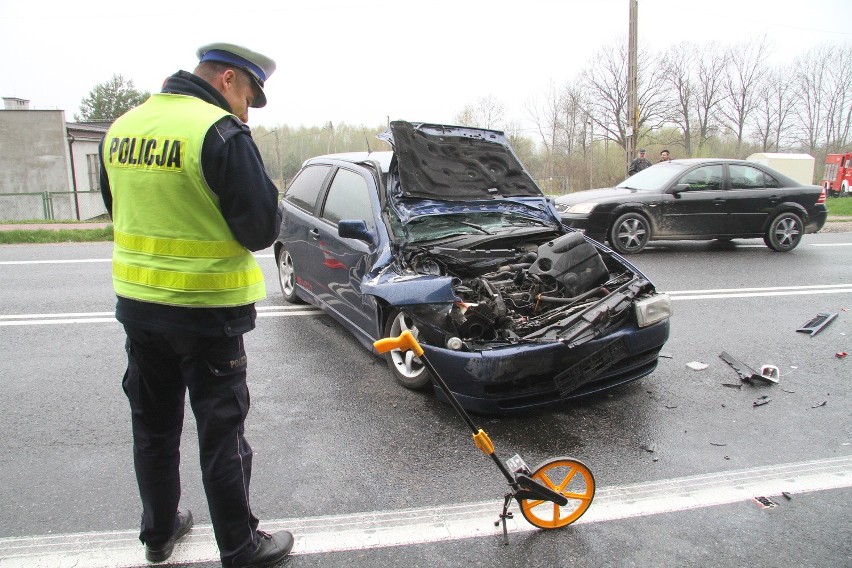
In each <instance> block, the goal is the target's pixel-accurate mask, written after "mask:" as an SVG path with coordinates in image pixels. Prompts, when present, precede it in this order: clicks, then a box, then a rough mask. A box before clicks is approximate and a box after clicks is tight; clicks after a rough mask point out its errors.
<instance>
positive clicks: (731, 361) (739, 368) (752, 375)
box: [719, 351, 781, 383]
mask: <svg viewBox="0 0 852 568" xmlns="http://www.w3.org/2000/svg"><path fill="white" fill-rule="evenodd" d="M719 358H720V359H722V361H724V362H725V363H727V364H728V365H730V366H731V368H733V369H734V370H735V371H736V372H737V374H738V375H739V376H740V379H742V380H744V381H764V382H768V383H777V382H778V377H779V375H780V374H781V372H780V371H779V370H778V367H776V366H775V365H764V366H763V369H767V370H768V371H769V372H770V373H774V376H773V375H772V374H768V375H764V374H763V373H758V372H757V371H755V370H754V369H752V368H751V367H749V366H748V365H746V364H745V363H743V362H742V361H740V360H738V359H735V358H734V357H733V356H732V355H731V354H730V353H728V352H727V351H722V352H721V353H719Z"/></svg>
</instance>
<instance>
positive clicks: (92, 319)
mask: <svg viewBox="0 0 852 568" xmlns="http://www.w3.org/2000/svg"><path fill="white" fill-rule="evenodd" d="M666 293H667V294H668V295H669V296H670V297H671V299H672V300H673V301H678V300H718V299H723V298H755V297H773V296H797V295H811V294H849V293H852V284H821V285H813V286H776V287H772V288H718V289H709V290H674V291H667V292H666ZM257 312H258V313H257V315H258V317H262V318H269V317H293V316H317V315H321V314H322V313H323V312H322V311H321V310H320V309H319V308H317V307H314V306H310V305H282V306H257ZM115 321H116V320H115V318H114V317H113V314H112V312H82V313H81V312H71V313H65V314H63V313H59V314H13V315H0V327H7V326H21V325H61V324H85V323H114V322H115Z"/></svg>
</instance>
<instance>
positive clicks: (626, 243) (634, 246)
mask: <svg viewBox="0 0 852 568" xmlns="http://www.w3.org/2000/svg"><path fill="white" fill-rule="evenodd" d="M650 239H651V224H650V223H649V222H648V219H646V218H645V216H644V215H641V214H639V213H625V214H624V215H622V216H621V217H619V218H618V219H616V220H615V223H613V224H612V227H610V229H609V244H611V245H612V248H614V249H615V250H616V251H617V252H619V253H621V254H635V253H637V252H639V251H641V250H642V249H643V248H645V245H647V244H648V241H649V240H650Z"/></svg>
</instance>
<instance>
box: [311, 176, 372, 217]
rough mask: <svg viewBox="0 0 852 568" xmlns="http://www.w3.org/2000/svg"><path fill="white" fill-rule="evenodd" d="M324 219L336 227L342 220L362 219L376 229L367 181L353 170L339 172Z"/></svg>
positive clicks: (326, 203)
mask: <svg viewBox="0 0 852 568" xmlns="http://www.w3.org/2000/svg"><path fill="white" fill-rule="evenodd" d="M322 218H323V219H325V220H327V221H329V222H331V223H334V224H335V225H336V224H337V223H338V222H339V221H340V220H341V219H361V220H363V221H364V222H366V223H367V226H368V227H369V228H371V229H373V228H375V226H376V224H375V221H374V220H373V206H372V205H371V203H370V187H369V185H368V184H367V180H366V179H364V177H363V176H361V175H360V174H357V173H355V172H353V171H351V170H345V169H343V168H341V169H339V170H337V173H336V174H334V180H332V182H331V187H330V188H329V189H328V197H326V198H325V205H324V206H323V208H322Z"/></svg>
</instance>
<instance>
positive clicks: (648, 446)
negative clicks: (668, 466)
mask: <svg viewBox="0 0 852 568" xmlns="http://www.w3.org/2000/svg"><path fill="white" fill-rule="evenodd" d="M639 448H640V449H642V450H645V451H646V452H648V453H649V454H653V453H654V452H656V451H657V444H650V443H646V444H642V445H641V446H639Z"/></svg>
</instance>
